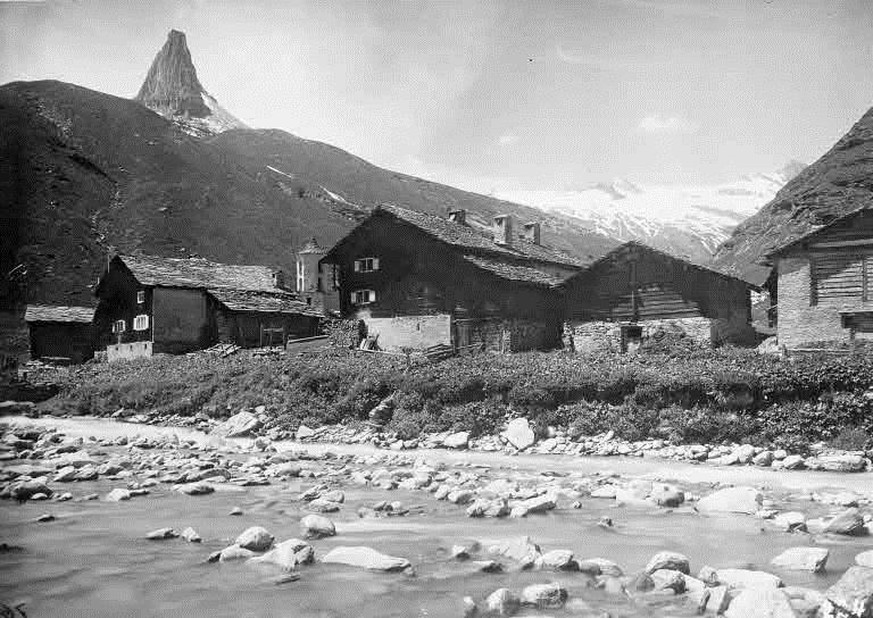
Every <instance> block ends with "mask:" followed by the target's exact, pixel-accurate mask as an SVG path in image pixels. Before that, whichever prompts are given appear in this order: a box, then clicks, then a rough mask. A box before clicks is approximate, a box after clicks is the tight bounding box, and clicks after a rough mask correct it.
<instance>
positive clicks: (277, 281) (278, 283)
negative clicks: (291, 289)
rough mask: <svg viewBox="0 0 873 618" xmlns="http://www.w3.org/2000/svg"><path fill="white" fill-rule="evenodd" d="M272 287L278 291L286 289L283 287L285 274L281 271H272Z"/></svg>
mask: <svg viewBox="0 0 873 618" xmlns="http://www.w3.org/2000/svg"><path fill="white" fill-rule="evenodd" d="M273 287H274V288H278V289H280V290H285V289H287V288H286V287H285V272H284V271H282V270H274V271H273Z"/></svg>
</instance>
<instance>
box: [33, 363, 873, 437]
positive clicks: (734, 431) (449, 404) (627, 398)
mask: <svg viewBox="0 0 873 618" xmlns="http://www.w3.org/2000/svg"><path fill="white" fill-rule="evenodd" d="M871 386H873V355H869V354H856V355H847V356H838V357H833V356H831V357H821V356H819V357H815V356H809V357H802V358H796V359H786V360H781V359H777V358H773V357H768V356H761V355H758V354H755V353H754V352H751V351H747V350H735V349H721V350H686V351H685V354H684V355H681V356H680V355H676V354H674V355H670V354H664V353H648V354H642V355H635V356H621V355H602V356H595V357H583V356H575V355H571V354H565V353H561V352H552V353H525V354H514V355H480V356H471V357H456V358H452V359H448V360H445V361H442V362H439V363H433V364H426V363H421V364H413V365H412V366H411V367H408V366H407V363H406V361H405V359H402V358H397V357H391V356H386V355H372V354H366V353H362V352H354V351H348V350H325V351H319V352H312V353H307V354H300V355H293V356H273V357H271V356H260V355H257V354H253V353H250V352H241V353H238V354H236V355H233V356H231V357H228V358H224V359H222V358H217V357H213V356H209V355H206V354H195V355H187V356H182V357H163V358H154V359H150V360H143V361H134V362H128V363H119V364H113V365H88V366H83V367H79V368H76V369H72V370H70V372H69V373H68V374H67V377H66V384H65V386H64V387H63V389H62V392H61V394H60V395H59V396H58V397H56V398H55V399H53V400H51V401H50V402H47V403H46V404H44V407H46V408H48V409H51V410H52V411H60V412H70V413H73V414H97V415H104V414H110V413H112V412H114V411H115V410H117V409H118V408H122V407H123V408H127V409H131V410H136V411H157V412H158V413H161V414H180V415H191V414H196V413H199V412H203V413H206V414H208V415H210V416H212V417H216V418H222V417H225V416H227V415H229V414H232V413H235V412H237V411H239V410H240V409H251V408H254V407H256V406H258V405H265V406H266V407H267V409H268V410H270V411H271V412H272V413H273V418H274V423H275V424H276V425H280V426H284V427H287V428H292V429H293V428H295V427H296V426H297V425H299V424H301V423H305V424H308V425H318V424H322V423H336V422H349V421H356V420H365V419H366V418H367V415H368V413H369V411H370V410H371V409H372V408H373V407H374V406H375V405H376V404H378V403H379V401H381V400H382V399H384V398H385V397H387V396H388V395H391V394H392V393H393V394H395V397H394V399H395V412H394V416H393V419H392V421H391V424H390V428H392V429H394V430H397V431H398V432H399V433H400V434H401V435H403V436H404V437H412V436H414V435H418V433H420V432H422V431H439V430H448V429H467V430H470V431H472V432H473V433H474V434H476V433H486V432H491V431H494V430H495V429H497V428H499V426H500V424H501V423H502V422H503V419H504V418H505V417H506V416H507V415H525V416H528V417H529V418H532V419H534V420H535V421H536V422H537V424H538V425H540V426H543V427H545V426H546V425H558V426H564V427H571V428H574V430H575V431H578V432H583V433H588V434H591V433H597V432H599V431H603V430H607V429H613V430H615V431H617V432H618V433H619V435H622V436H624V437H627V438H629V439H641V438H644V437H648V436H651V437H665V438H668V439H671V440H674V441H681V442H701V441H707V442H713V441H715V442H718V441H723V440H753V441H758V442H767V443H773V442H782V443H791V444H793V445H797V444H803V443H807V442H809V441H814V440H819V439H835V438H836V437H838V436H840V435H842V434H844V433H845V432H846V431H856V432H861V433H862V434H863V433H864V432H866V434H867V438H868V440H869V434H870V433H871V432H873V399H871V397H873V395H871V391H870V389H871ZM857 441H858V439H857V438H855V442H857Z"/></svg>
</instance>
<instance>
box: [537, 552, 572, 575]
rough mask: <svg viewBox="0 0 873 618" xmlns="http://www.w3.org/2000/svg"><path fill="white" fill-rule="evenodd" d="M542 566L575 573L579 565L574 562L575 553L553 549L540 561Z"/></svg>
mask: <svg viewBox="0 0 873 618" xmlns="http://www.w3.org/2000/svg"><path fill="white" fill-rule="evenodd" d="M540 564H542V566H544V567H546V568H549V569H555V570H557V571H575V570H576V569H577V563H576V561H575V560H573V552H572V551H570V550H569V549H553V550H552V551H549V552H546V553H544V554H543V556H542V558H541V559H540Z"/></svg>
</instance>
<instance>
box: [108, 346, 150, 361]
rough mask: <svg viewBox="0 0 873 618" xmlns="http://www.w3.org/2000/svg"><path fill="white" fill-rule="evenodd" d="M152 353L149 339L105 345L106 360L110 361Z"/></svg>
mask: <svg viewBox="0 0 873 618" xmlns="http://www.w3.org/2000/svg"><path fill="white" fill-rule="evenodd" d="M151 355H152V342H151V341H134V342H132V343H117V344H115V345H108V346H106V360H108V361H109V362H110V363H112V362H115V361H119V360H133V359H134V358H147V357H150V356H151Z"/></svg>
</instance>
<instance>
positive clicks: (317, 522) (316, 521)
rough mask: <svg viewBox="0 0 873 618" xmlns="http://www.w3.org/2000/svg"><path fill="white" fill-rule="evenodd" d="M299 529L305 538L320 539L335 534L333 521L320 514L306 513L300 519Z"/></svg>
mask: <svg viewBox="0 0 873 618" xmlns="http://www.w3.org/2000/svg"><path fill="white" fill-rule="evenodd" d="M300 529H301V531H302V532H303V537H304V538H307V539H322V538H324V537H328V536H334V535H335V534H336V526H334V523H333V522H332V521H331V520H329V519H328V518H327V517H322V516H321V515H306V516H305V517H304V518H303V519H301V520H300Z"/></svg>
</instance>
